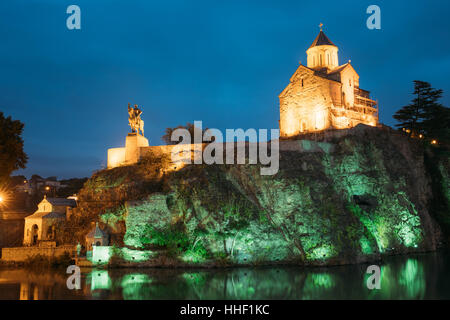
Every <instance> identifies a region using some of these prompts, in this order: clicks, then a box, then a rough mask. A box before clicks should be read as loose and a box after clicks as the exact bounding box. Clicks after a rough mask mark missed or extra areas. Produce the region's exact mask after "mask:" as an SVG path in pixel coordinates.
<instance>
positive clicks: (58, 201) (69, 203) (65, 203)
mask: <svg viewBox="0 0 450 320" xmlns="http://www.w3.org/2000/svg"><path fill="white" fill-rule="evenodd" d="M46 199H47V201H48V202H50V203H51V204H52V205H54V206H58V207H60V206H61V207H76V206H77V203H76V201H75V200H73V199H65V198H46Z"/></svg>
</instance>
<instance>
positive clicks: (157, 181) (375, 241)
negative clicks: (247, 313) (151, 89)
mask: <svg viewBox="0 0 450 320" xmlns="http://www.w3.org/2000/svg"><path fill="white" fill-rule="evenodd" d="M312 137H314V136H311V137H309V138H308V137H307V136H305V137H304V138H303V139H304V140H296V141H292V140H288V141H281V142H280V170H279V172H278V173H277V174H276V175H274V176H261V175H260V168H259V166H258V165H191V166H188V167H185V168H184V169H182V170H180V171H177V172H174V173H172V174H170V175H168V176H164V177H159V176H157V175H156V174H155V173H154V172H157V171H158V170H157V167H158V166H163V165H164V161H163V160H161V159H160V160H157V159H156V160H155V159H144V160H143V161H141V162H140V163H138V164H137V165H135V166H130V167H119V168H115V169H112V170H105V171H101V172H98V173H97V174H95V175H94V176H93V177H92V178H91V179H90V181H88V182H87V183H86V185H85V188H84V189H83V190H82V192H81V193H80V209H79V212H78V213H77V215H75V217H74V220H73V222H74V223H76V222H75V221H82V220H83V216H89V217H90V219H92V218H95V217H96V216H99V219H100V221H101V222H103V226H104V227H105V228H108V229H109V231H110V232H111V233H112V234H113V241H114V242H115V244H116V245H117V246H126V247H128V248H130V249H139V250H152V251H155V252H156V253H157V256H159V257H160V258H162V257H170V258H171V259H170V261H171V264H173V263H179V264H203V265H227V264H272V263H293V264H300V265H332V264H347V263H358V262H363V261H371V260H375V259H378V258H379V257H380V256H381V255H382V254H397V253H409V252H415V251H427V250H435V249H436V248H437V247H439V246H440V245H441V244H442V242H445V241H446V240H447V239H448V234H449V226H450V210H449V203H450V194H449V184H450V180H449V176H450V169H449V168H450V161H449V156H448V154H446V153H445V152H443V151H440V150H438V149H430V150H426V149H425V147H423V145H422V144H420V142H419V141H416V140H409V139H408V138H407V137H405V136H403V135H401V134H399V133H397V132H395V131H393V130H390V129H388V128H371V127H366V126H362V125H360V126H358V127H356V128H353V129H349V130H340V131H338V132H337V133H336V134H332V133H326V134H324V135H322V136H321V137H320V140H321V141H319V142H317V141H314V140H313V139H311V138H312ZM316 138H317V136H316ZM155 168H156V169H155ZM100 200H101V201H103V202H100ZM100 203H103V204H101V205H99V204H100ZM77 219H78V220H77ZM83 221H84V220H83ZM158 261H160V262H161V264H164V261H166V260H164V259H160V260H158ZM174 261H175V262H174Z"/></svg>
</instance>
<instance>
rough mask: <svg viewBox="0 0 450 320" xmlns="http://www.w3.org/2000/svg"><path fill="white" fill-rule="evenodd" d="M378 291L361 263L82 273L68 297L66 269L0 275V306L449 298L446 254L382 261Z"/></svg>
mask: <svg viewBox="0 0 450 320" xmlns="http://www.w3.org/2000/svg"><path fill="white" fill-rule="evenodd" d="M379 265H380V267H381V288H380V289H379V290H377V289H374V290H369V289H368V288H367V278H368V277H369V275H368V274H367V273H366V271H367V267H368V265H367V264H361V265H351V266H340V267H328V268H299V267H265V268H237V269H236V268H234V269H213V270H209V269H208V270H204V269H203V270H193V269H178V270H167V269H119V270H101V269H98V270H82V274H81V288H80V289H79V290H69V289H68V288H67V285H66V280H67V277H68V275H66V274H65V270H57V271H45V272H42V271H39V272H33V271H28V270H25V269H0V299H2V300H3V299H13V300H18V299H35V300H38V299H39V300H40V299H51V300H53V299H120V300H122V299H125V300H128V299H133V300H136V299H249V300H252V299H283V300H284V299H450V252H439V253H427V254H420V255H414V256H397V257H389V258H387V259H385V261H383V262H380V263H379Z"/></svg>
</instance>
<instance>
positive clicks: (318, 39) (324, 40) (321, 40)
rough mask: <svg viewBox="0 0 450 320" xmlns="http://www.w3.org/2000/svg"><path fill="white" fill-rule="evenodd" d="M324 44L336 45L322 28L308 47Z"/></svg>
mask: <svg viewBox="0 0 450 320" xmlns="http://www.w3.org/2000/svg"><path fill="white" fill-rule="evenodd" d="M324 45H328V46H335V47H336V45H335V44H334V43H333V42H331V40H330V39H328V37H327V36H326V35H325V33H324V32H323V31H322V30H320V32H319V35H318V36H317V37H316V39H315V40H314V42H313V43H312V45H311V46H310V48H312V47H316V46H324Z"/></svg>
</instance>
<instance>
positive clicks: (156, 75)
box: [0, 0, 450, 178]
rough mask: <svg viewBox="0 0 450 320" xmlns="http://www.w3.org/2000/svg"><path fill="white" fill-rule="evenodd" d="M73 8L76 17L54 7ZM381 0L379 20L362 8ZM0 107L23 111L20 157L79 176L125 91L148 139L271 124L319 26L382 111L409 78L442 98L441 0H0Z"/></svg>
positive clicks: (444, 23) (447, 52)
mask: <svg viewBox="0 0 450 320" xmlns="http://www.w3.org/2000/svg"><path fill="white" fill-rule="evenodd" d="M71 4H76V5H78V6H80V8H81V15H82V17H81V18H82V21H81V26H82V29H81V30H75V31H72V30H68V29H67V28H66V18H67V17H68V15H67V14H66V8H67V7H68V6H69V5H71ZM371 4H376V5H378V6H380V8H381V17H382V22H381V27H382V29H381V30H369V29H367V27H366V19H367V17H368V16H369V15H368V14H366V9H367V7H368V6H369V5H371ZM0 12H1V17H2V18H1V19H0V39H1V41H2V44H1V45H0V68H1V72H2V77H1V78H0V88H1V95H0V111H3V112H4V113H5V114H6V115H11V116H12V117H13V118H14V119H19V120H21V121H22V122H24V123H25V131H24V135H23V137H24V140H25V151H26V153H27V154H28V156H29V163H28V165H27V169H25V170H20V171H16V172H15V173H14V174H25V175H27V176H28V177H29V176H30V175H31V174H33V173H36V174H39V175H41V176H44V177H46V176H58V177H59V178H69V177H82V176H90V175H91V174H92V172H93V171H94V170H98V169H100V168H102V167H104V166H105V164H106V157H107V149H108V148H111V147H122V146H123V145H124V143H125V136H126V134H127V132H128V131H129V127H128V121H127V116H128V115H127V104H128V102H130V103H132V104H138V105H140V106H142V108H143V111H144V113H143V120H144V121H145V133H146V136H147V138H148V139H149V141H150V144H151V145H159V144H162V141H161V139H160V138H161V136H162V135H163V133H164V129H165V128H167V127H173V126H177V125H179V124H185V123H186V122H193V121H194V120H202V121H203V124H204V126H206V127H209V128H218V129H220V130H225V129H226V128H244V129H247V128H255V129H263V128H267V129H271V128H278V120H279V102H278V95H279V94H280V92H281V91H282V90H283V89H284V88H285V87H286V85H287V84H288V83H289V78H290V77H291V75H292V74H293V73H294V72H295V70H296V68H297V67H298V63H299V61H300V60H301V61H302V62H303V63H304V64H306V53H305V51H306V49H308V47H309V46H310V45H311V43H312V42H313V40H314V38H315V37H316V36H317V34H318V31H319V28H318V24H319V23H320V22H323V23H324V32H325V33H326V34H327V36H328V37H329V38H330V39H331V41H333V42H334V43H335V44H336V45H337V46H338V47H339V59H340V63H341V64H343V63H345V62H347V61H348V60H349V59H351V60H352V65H353V66H354V67H355V69H356V71H357V72H358V73H359V75H360V87H361V88H363V89H367V90H370V91H371V92H372V96H373V97H375V98H376V99H377V100H378V101H379V106H380V120H381V122H383V123H385V124H387V125H393V124H394V122H393V120H392V114H393V113H394V112H395V111H396V110H397V109H398V108H399V107H401V106H403V105H405V104H407V103H409V101H410V100H411V98H412V95H411V92H412V90H413V84H412V81H413V80H416V79H417V80H424V81H428V82H430V83H431V84H432V85H433V86H434V87H436V88H440V89H443V90H444V92H445V94H444V99H443V100H442V102H443V103H444V104H445V105H447V106H450V81H449V76H448V73H449V71H450V41H449V39H450V20H449V19H447V15H448V13H449V12H450V1H438V0H436V1H411V0H410V1H392V0H391V1H363V0H358V1H357V0H354V1H302V0H296V1H270V2H269V1H148V0H142V1H137V0H127V1H125V0H122V1H117V0H116V1H114V0H85V1H82V0H71V1H64V0H39V1H38V0H3V1H1V2H0Z"/></svg>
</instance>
